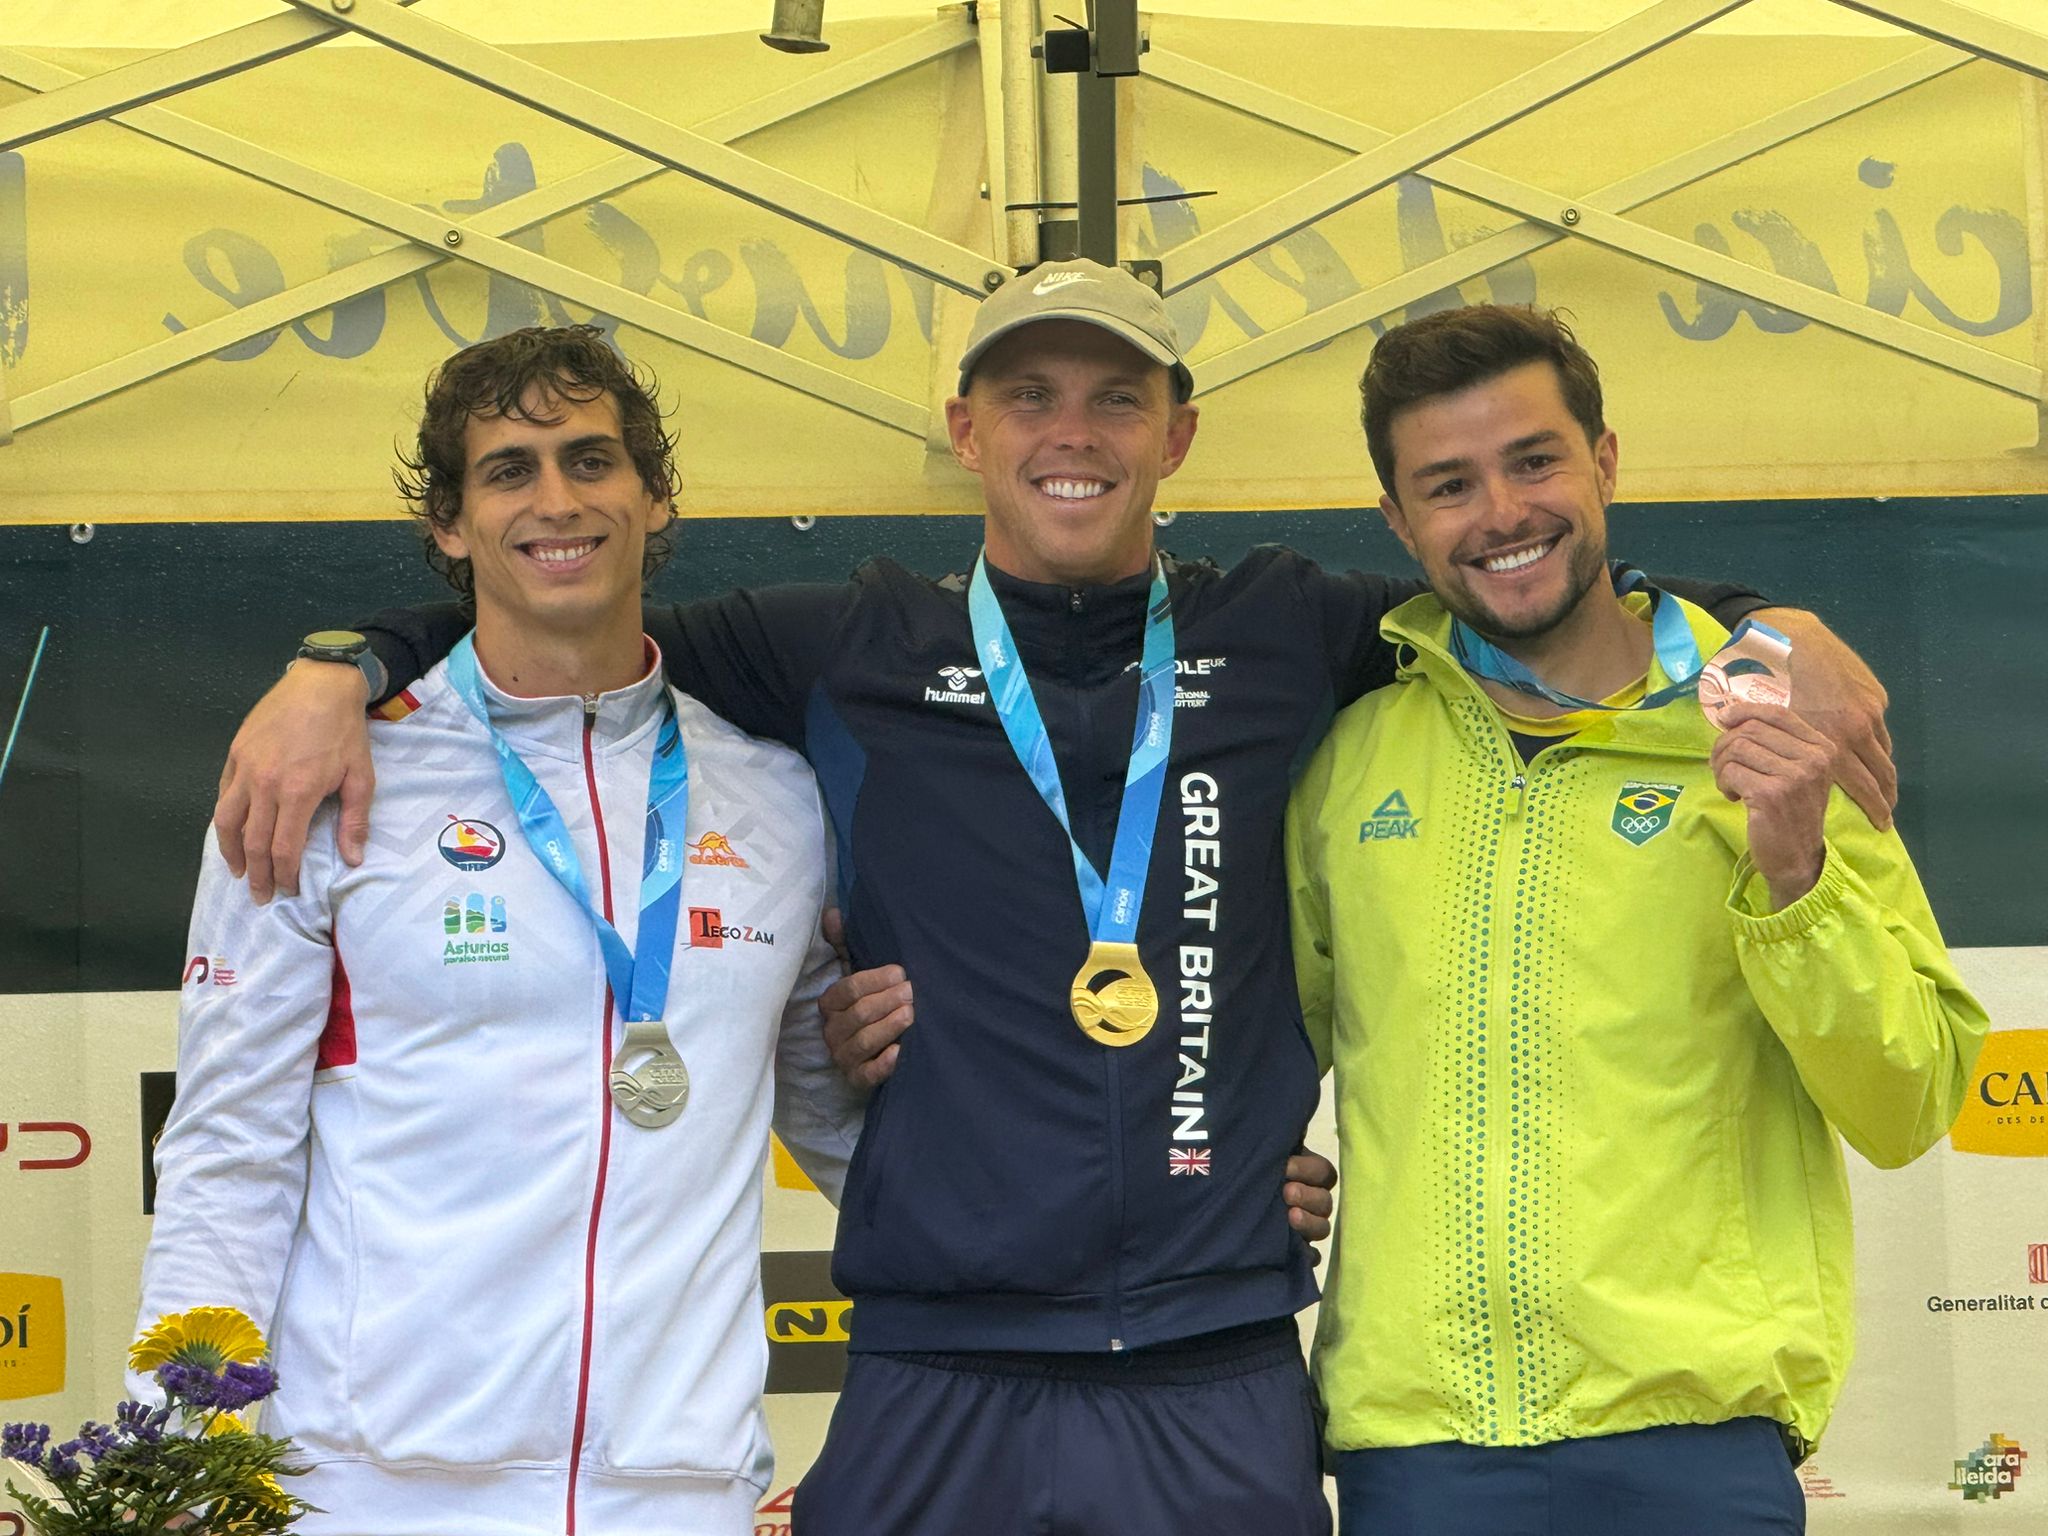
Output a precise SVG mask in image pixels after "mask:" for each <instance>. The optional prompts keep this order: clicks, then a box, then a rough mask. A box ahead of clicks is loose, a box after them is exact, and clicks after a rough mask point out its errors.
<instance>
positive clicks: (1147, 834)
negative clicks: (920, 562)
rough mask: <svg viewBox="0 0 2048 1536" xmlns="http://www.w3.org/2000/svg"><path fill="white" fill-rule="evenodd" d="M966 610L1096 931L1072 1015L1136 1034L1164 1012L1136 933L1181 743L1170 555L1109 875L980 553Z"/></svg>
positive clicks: (1162, 570) (1144, 660)
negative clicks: (1088, 845)
mask: <svg viewBox="0 0 2048 1536" xmlns="http://www.w3.org/2000/svg"><path fill="white" fill-rule="evenodd" d="M967 616H968V619H969V621H970V622H971V623H972V625H973V627H974V649H975V653H976V654H977V655H978V656H979V657H980V659H981V667H982V673H983V675H984V676H986V677H987V679H988V689H989V700H990V702H991V703H992V704H993V705H994V706H995V711H996V717H997V718H998V719H999V720H1001V721H1002V724H1003V734H1004V735H1006V736H1008V737H1009V739H1010V749H1011V750H1012V751H1013V752H1015V753H1016V755H1017V761H1018V762H1019V763H1021V764H1022V765H1023V767H1024V771H1025V772H1026V773H1027V774H1029V775H1030V776H1031V782H1032V784H1033V786H1034V787H1035V788H1036V789H1037V790H1038V796H1039V798H1040V799H1041V800H1043V801H1044V802H1045V804H1046V808H1047V809H1048V810H1050V811H1051V812H1052V813H1053V815H1054V816H1055V817H1057V818H1058V820H1059V824H1060V830H1061V831H1063V832H1065V833H1066V834H1067V847H1068V849H1069V850H1070V851H1071V852H1072V854H1073V856H1074V881H1075V884H1076V885H1078V886H1079V888H1080V892H1081V913H1082V916H1083V917H1084V918H1086V919H1087V923H1088V934H1089V938H1090V940H1091V942H1090V945H1089V949H1088V958H1087V960H1086V961H1085V962H1084V963H1083V964H1082V966H1081V969H1080V971H1079V972H1078V973H1077V974H1076V975H1075V977H1074V986H1073V991H1072V994H1071V996H1070V998H1069V1004H1070V1006H1071V1007H1072V1009H1073V1013H1074V1022H1075V1023H1076V1024H1079V1025H1080V1026H1081V1030H1082V1032H1083V1033H1084V1034H1086V1035H1087V1036H1088V1037H1089V1038H1090V1039H1093V1040H1098V1041H1100V1042H1101V1043H1102V1044H1104V1045H1131V1044H1134V1043H1135V1042H1137V1041H1138V1040H1141V1039H1143V1038H1144V1036H1145V1033H1146V1032H1147V1031H1148V1030H1150V1029H1151V1028H1152V1025H1153V1022H1154V1021H1155V1020H1156V1019H1157V1018H1158V1017H1159V993H1158V990H1157V988H1155V987H1154V986H1153V985H1152V979H1151V978H1150V977H1149V976H1147V975H1146V974H1145V967H1144V965H1143V964H1142V963H1141V962H1140V960H1139V958H1138V942H1137V941H1138V914H1139V912H1140V911H1141V910H1143V907H1144V903H1145V876H1146V872H1147V871H1148V870H1149V869H1150V868H1151V866H1152V834H1153V829H1154V828H1155V827H1156V826H1157V825H1158V822H1159V797H1160V794H1161V792H1162V791H1163V790H1164V788H1165V785H1166V764H1167V757H1168V755H1169V754H1170V753H1171V751H1172V749H1173V603H1172V599H1171V598H1170V597H1169V596H1168V594H1167V590H1166V567H1165V564H1164V563H1163V562H1162V561H1160V560H1159V559H1158V558H1157V557H1156V556H1155V557H1154V559H1153V562H1152V590H1151V596H1150V598H1149V599H1148V600H1147V603H1146V610H1145V643H1144V649H1143V651H1142V653H1141V660H1140V663H1139V678H1138V718H1137V721H1136V723H1135V725H1134V726H1133V728H1132V731H1131V761H1130V766H1129V768H1128V769H1127V770H1126V771H1125V773H1124V797H1123V805H1122V806H1121V808H1120V809H1119V810H1118V812H1117V820H1116V841H1115V845H1114V847H1113V850H1112V852H1111V854H1110V859H1109V879H1108V881H1107V882H1106V883H1105V882H1104V880H1103V878H1102V876H1101V875H1099V874H1097V873H1096V870H1095V866H1094V865H1093V864H1092V863H1090V862H1089V860H1088V855H1087V854H1085V853H1083V852H1082V851H1081V845H1080V844H1079V843H1077V842H1075V841H1074V829H1073V824H1072V822H1071V821H1070V820H1069V818H1068V816H1067V796H1066V791H1065V790H1064V789H1063V788H1062V787H1061V785H1060V772H1059V765H1058V764H1057V763H1056V762H1054V761H1053V755H1052V740H1051V738H1050V737H1049V736H1048V735H1047V734H1046V729H1045V720H1044V717H1043V716H1041V715H1040V714H1039V712H1038V700H1037V699H1036V698H1035V697H1033V695H1032V692H1031V679H1030V678H1029V677H1028V676H1027V675H1026V674H1025V671H1024V658H1023V657H1022V656H1021V655H1020V654H1019V653H1018V650H1017V641H1016V637H1015V636H1013V635H1012V634H1011V633H1010V623H1009V620H1007V619H1006V618H1004V617H1003V607H1002V604H1001V603H999V602H998V601H996V594H995V591H994V589H992V588H991V587H990V586H989V583H988V571H987V563H986V560H985V558H984V557H981V556H977V557H976V559H975V562H974V579H973V581H972V583H971V584H970V585H969V586H968V589H967ZM1098 982H1100V983H1101V985H1100V986H1098V985H1097V983H1098Z"/></svg>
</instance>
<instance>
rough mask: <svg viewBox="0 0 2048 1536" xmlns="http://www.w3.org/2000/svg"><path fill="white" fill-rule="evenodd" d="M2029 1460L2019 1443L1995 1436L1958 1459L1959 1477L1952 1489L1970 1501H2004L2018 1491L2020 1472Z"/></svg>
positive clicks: (1957, 1469)
mask: <svg viewBox="0 0 2048 1536" xmlns="http://www.w3.org/2000/svg"><path fill="white" fill-rule="evenodd" d="M2026 1461H2027V1453H2026V1452H2025V1451H2024V1450H2022V1449H2021V1448H2020V1443H2019V1441H2017V1440H2008V1439H2007V1438H2006V1437H2005V1436H2004V1435H1993V1436H1992V1437H1991V1438H1990V1439H1988V1440H1986V1441H1985V1442H1984V1443H1983V1444H1982V1445H1980V1446H1978V1447H1977V1449H1975V1450H1974V1451H1972V1452H1970V1454H1969V1455H1967V1456H1964V1457H1961V1458H1959V1459H1958V1460H1957V1462H1956V1464H1955V1467H1956V1472H1955V1476H1954V1477H1952V1478H1951V1479H1949V1487H1950V1488H1951V1489H1952V1490H1954V1491H1955V1492H1957V1493H1960V1494H1961V1495H1962V1496H1963V1498H1964V1499H1965V1500H1966V1501H1971V1502H1983V1501H1985V1500H1988V1499H2002V1498H2004V1497H2005V1496H2006V1495H2007V1494H2009V1493H2016V1492H2017V1491H2018V1487H2019V1480H2020V1472H2021V1470H2022V1469H2023V1468H2024V1467H2025V1465H2026Z"/></svg>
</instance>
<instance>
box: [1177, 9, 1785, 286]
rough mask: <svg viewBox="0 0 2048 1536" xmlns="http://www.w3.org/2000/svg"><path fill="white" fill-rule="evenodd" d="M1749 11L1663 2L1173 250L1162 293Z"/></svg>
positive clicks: (1346, 206)
mask: <svg viewBox="0 0 2048 1536" xmlns="http://www.w3.org/2000/svg"><path fill="white" fill-rule="evenodd" d="M1746 4H1748V0H1658V3H1657V4H1655V5H1653V6H1651V7H1649V8H1648V9H1647V10H1644V11H1639V12H1637V13H1636V14H1635V15H1634V16H1631V17H1629V18H1628V19H1627V20H1626V21H1621V22H1617V23H1616V24H1615V25H1614V26H1611V27H1609V28H1608V29H1607V30H1606V31H1604V32H1601V33H1599V34H1598V35H1596V36H1594V37H1591V38H1588V39H1587V40H1586V41H1585V42H1583V43H1580V44H1578V45H1577V46H1576V47H1572V48H1567V49H1566V50H1565V51H1564V52H1562V53H1560V54H1558V55H1557V56H1556V57H1555V58H1551V59H1546V60H1544V62H1543V63H1541V64H1538V65H1537V66H1536V67H1535V68H1534V69H1529V70H1525V71H1524V72H1523V73H1521V74H1519V75H1516V76H1515V77H1514V78H1513V79H1511V80H1505V81H1502V82H1501V83H1500V84H1499V85H1497V86H1494V87H1493V88H1492V89H1491V90H1487V91H1482V92H1481V93H1480V94H1479V95H1477V96H1475V97H1473V98H1472V99H1471V100H1470V101H1468V102H1465V103H1463V104H1462V105H1460V106H1456V107H1453V108H1452V109H1451V110H1450V111H1448V112H1445V113H1442V114H1440V115H1439V116H1437V117H1433V118H1431V119H1430V120H1429V121H1428V122H1426V123H1423V124H1421V125H1420V126H1418V127H1415V128H1411V129H1410V130H1408V131H1407V132H1406V133H1403V134H1399V135H1397V136H1396V137H1394V138H1391V139H1388V140H1387V141H1386V142H1385V143H1384V144H1382V145H1380V146H1379V147H1378V148H1377V149H1374V150H1370V151H1368V152H1366V153H1364V154H1361V155H1357V156H1354V157H1353V158H1352V159H1350V160H1348V161H1346V162H1345V163H1344V164H1342V165H1338V166H1333V167H1332V168H1331V169H1329V170H1327V171H1325V172H1323V173H1322V174H1321V175H1320V176H1315V177H1312V178H1310V179H1309V180H1308V181H1305V182H1303V183H1302V184H1301V185H1300V186H1298V187H1296V188H1294V190H1292V191H1291V192H1286V193H1283V194H1282V195H1281V196H1279V197H1276V198H1274V199H1273V200H1272V201H1270V202H1268V203H1265V204H1264V205H1262V206H1261V207H1258V208H1254V209H1252V210H1251V211H1249V212H1248V213H1244V214H1240V215H1239V216H1238V217H1237V218H1235V219H1232V220H1230V221H1229V222H1228V223H1226V224H1221V225H1218V226H1217V227H1216V228H1215V229H1212V230H1210V231H1208V232H1207V233H1205V234H1200V235H1197V236H1196V237H1195V238H1194V239H1192V240H1189V241H1187V242H1186V243H1184V244H1182V245H1178V246H1175V247H1174V248H1173V249H1172V250H1170V251H1168V252H1167V253H1166V256H1165V267H1166V285H1165V291H1166V292H1167V293H1177V292H1179V291H1180V290H1181V289H1183V288H1186V287H1188V286H1189V285H1190V284H1192V283H1198V282H1200V281H1201V280H1202V279H1203V278H1205V277H1209V276H1211V275H1213V274H1215V273H1217V272H1220V271H1222V270H1223V268H1225V267H1227V266H1230V265H1231V264H1232V263H1233V262H1238V261H1242V260H1244V258H1245V257H1247V256H1250V255H1251V254H1252V253H1253V252H1255V251H1258V250H1262V249H1263V248H1265V247H1266V246H1269V245H1271V244H1273V243H1274V242H1275V241H1278V240H1284V239H1286V238H1287V237H1288V236H1289V235H1291V234H1293V233H1294V232H1295V231H1296V230H1298V229H1302V228H1305V227H1306V226H1308V225H1310V224H1313V223H1315V222H1316V221H1317V220H1318V219H1325V218H1328V217H1329V216H1330V215H1331V214H1333V213H1337V212H1339V211H1341V210H1343V209H1345V208H1348V207H1350V206H1351V205H1352V204H1353V203H1355V202H1357V201H1358V200H1359V199H1361V198H1364V197H1369V196H1371V195H1372V194H1373V193H1374V192H1377V191H1379V190H1380V189H1381V188H1382V187H1386V186H1390V185H1392V184H1393V183H1394V182H1396V181H1398V180H1400V179H1401V178H1402V177H1403V176H1406V175H1408V174H1410V173H1411V172H1413V171H1416V170H1418V169H1420V168H1421V167H1423V166H1425V165H1428V164H1429V163H1430V162H1431V161H1433V160H1440V159H1442V158H1443V157H1444V156H1445V155H1448V154H1452V153H1454V152H1455V151H1457V150H1460V149H1463V148H1464V147H1465V146H1466V145H1467V144H1470V143H1472V142H1473V141H1474V140H1475V139H1481V138H1484V137H1485V136H1486V135H1488V134H1490V133H1493V132H1495V131H1497V130H1499V129H1501V128H1505V127H1506V126H1507V125H1508V124H1510V123H1514V122H1518V121H1520V120H1521V119H1522V118H1524V117H1527V116H1528V115H1529V114H1530V113H1532V112H1535V111H1537V110H1538V109H1539V108H1542V107H1546V106H1548V105H1549V104H1550V103H1551V102H1553V101H1556V100H1558V99H1559V98H1560V97H1563V96H1568V95H1570V94H1571V93H1572V92H1573V91H1576V90H1579V89H1581V88H1582V87H1584V86H1587V85H1590V84H1592V83H1593V82H1594V81H1596V80H1599V79H1601V78H1602V77H1603V76H1606V75H1610V74H1612V73H1613V72H1614V71H1615V70H1617V69H1620V68H1622V67H1623V66H1624V65H1627V64H1632V63H1634V62H1635V61H1636V60H1637V59H1640V58H1642V57H1643V56H1644V55H1645V54H1649V53H1654V52H1656V50H1657V49H1659V48H1662V47H1663V46H1664V45H1665V44H1667V43H1670V42H1675V41H1676V40H1677V39H1679V38H1681V37H1684V36H1685V35H1686V34H1687V33H1689V32H1696V31H1698V30H1699V29H1700V28H1701V27H1704V26H1705V25H1706V24H1707V23H1708V22H1710V21H1714V20H1716V19H1718V18H1720V17H1722V16H1725V15H1727V14H1728V13H1729V12H1731V11H1736V10H1740V9H1741V8H1742V7H1743V6H1744V5H1746Z"/></svg>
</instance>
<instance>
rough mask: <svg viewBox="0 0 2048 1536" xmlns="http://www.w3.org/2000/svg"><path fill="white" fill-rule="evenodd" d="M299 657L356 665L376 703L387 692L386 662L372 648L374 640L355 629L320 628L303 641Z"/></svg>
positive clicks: (300, 643) (371, 697)
mask: <svg viewBox="0 0 2048 1536" xmlns="http://www.w3.org/2000/svg"><path fill="white" fill-rule="evenodd" d="M299 657H300V659H302V660H305V661H338V662H341V663H343V664H344V665H346V666H351V667H354V668H355V669H356V670H357V671H359V672H361V673H362V674H363V681H364V682H365V683H367V684H368V685H369V688H370V694H369V697H370V701H371V702H372V703H375V702H376V699H377V696H378V695H379V694H381V693H382V692H383V691H384V663H383V662H381V661H379V660H378V659H377V653H376V652H375V651H373V650H371V649H370V642H369V641H368V640H365V639H364V638H363V637H362V636H361V635H359V634H357V633H356V632H355V631H354V630H352V629H316V630H315V631H313V633H312V634H310V635H308V636H306V638H305V639H303V640H301V641H300V642H299Z"/></svg>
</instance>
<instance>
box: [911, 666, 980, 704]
mask: <svg viewBox="0 0 2048 1536" xmlns="http://www.w3.org/2000/svg"><path fill="white" fill-rule="evenodd" d="M980 676H981V668H979V667H941V668H939V681H940V682H942V683H944V684H945V686H944V687H943V688H934V687H932V685H931V684H930V683H926V684H925V688H924V701H925V703H927V704H985V703H987V702H988V690H987V689H986V688H976V687H975V686H974V683H975V681H976V680H977V679H978V678H979V677H980Z"/></svg>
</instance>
